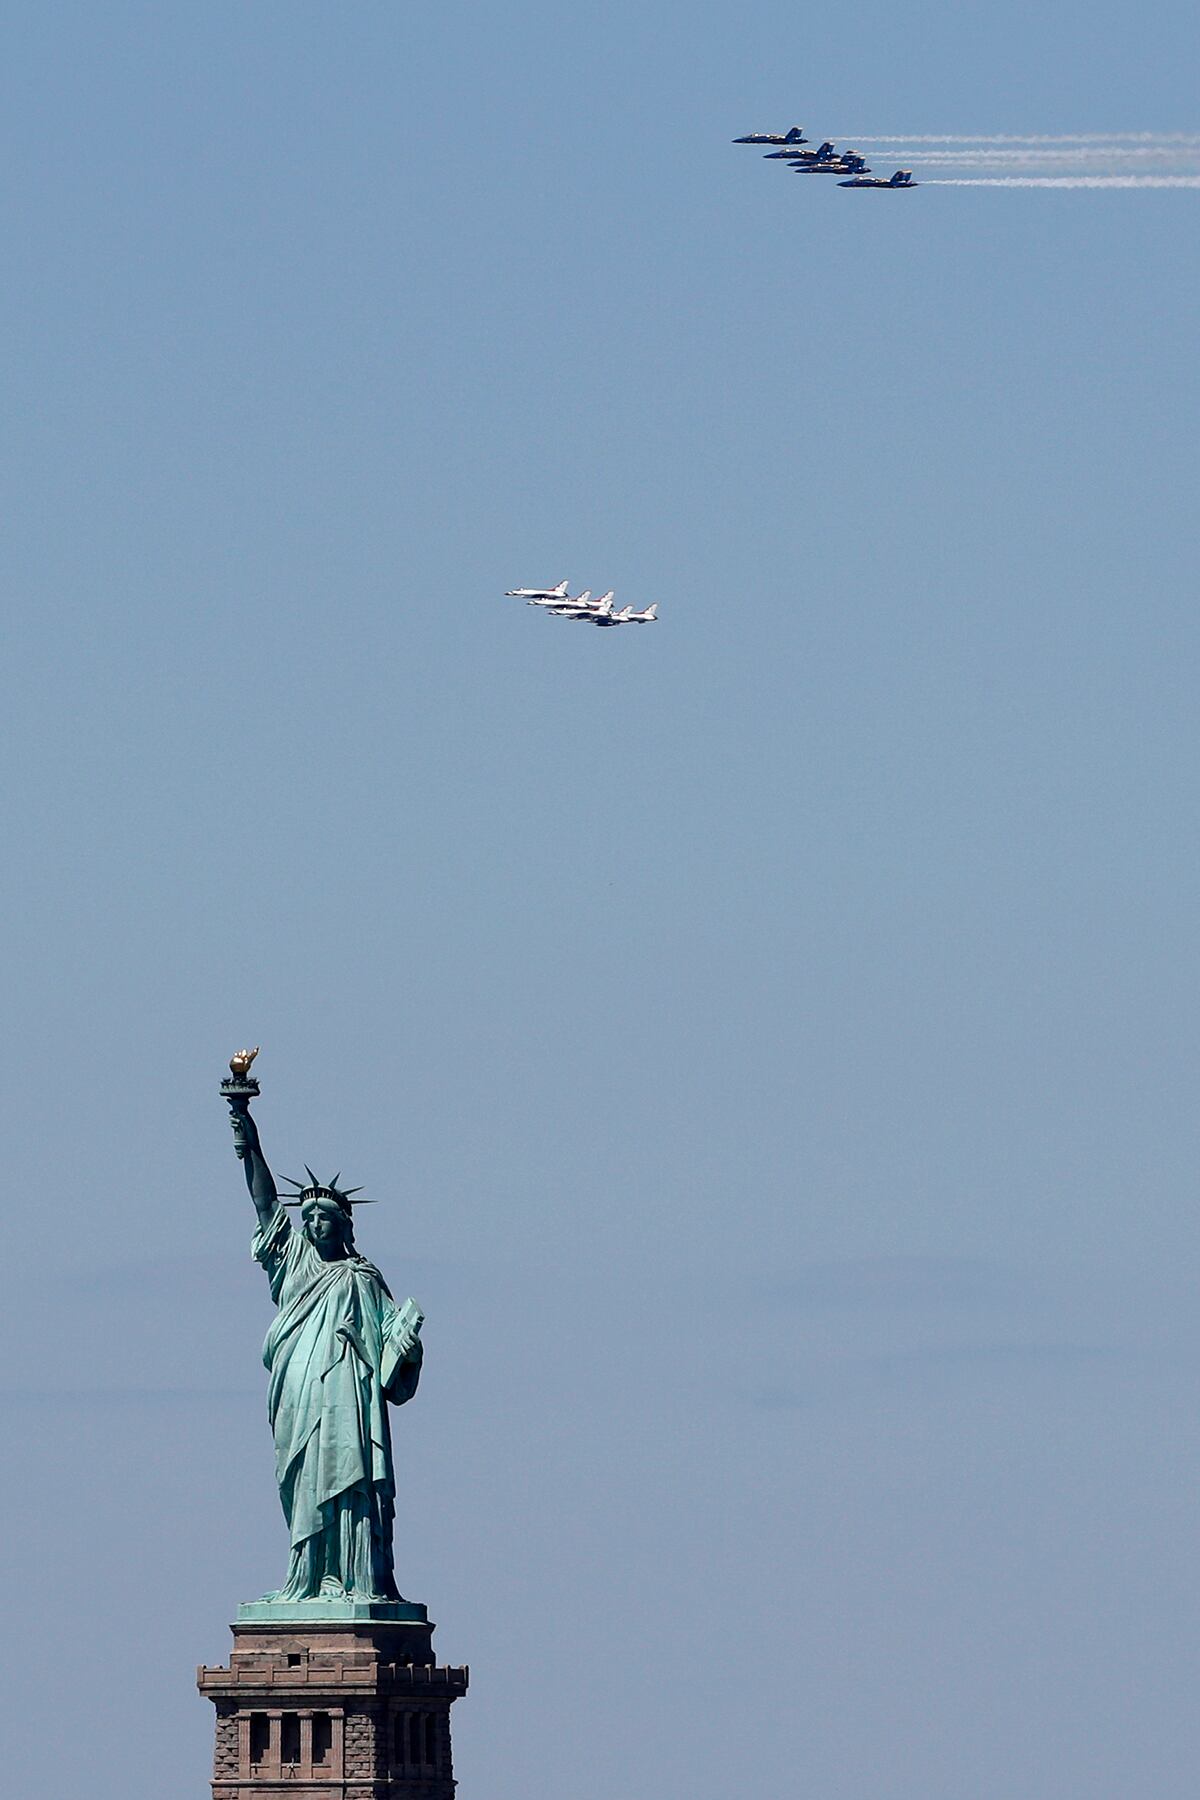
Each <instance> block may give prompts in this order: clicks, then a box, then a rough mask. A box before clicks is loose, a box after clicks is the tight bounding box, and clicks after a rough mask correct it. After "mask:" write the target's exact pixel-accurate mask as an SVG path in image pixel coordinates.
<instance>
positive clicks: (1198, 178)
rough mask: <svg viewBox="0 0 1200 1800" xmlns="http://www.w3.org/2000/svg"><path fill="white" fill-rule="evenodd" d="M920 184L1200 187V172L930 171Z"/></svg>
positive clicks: (945, 185) (1048, 186) (943, 185)
mask: <svg viewBox="0 0 1200 1800" xmlns="http://www.w3.org/2000/svg"><path fill="white" fill-rule="evenodd" d="M917 185H918V186H919V187H1005V188H1200V175H960V176H957V177H956V176H952V175H933V176H931V177H930V178H929V179H928V180H927V181H922V182H918V183H917Z"/></svg>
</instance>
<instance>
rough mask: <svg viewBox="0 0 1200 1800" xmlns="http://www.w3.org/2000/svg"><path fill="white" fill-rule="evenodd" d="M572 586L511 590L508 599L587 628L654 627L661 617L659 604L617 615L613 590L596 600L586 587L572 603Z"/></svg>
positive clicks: (563, 582)
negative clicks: (569, 596)
mask: <svg viewBox="0 0 1200 1800" xmlns="http://www.w3.org/2000/svg"><path fill="white" fill-rule="evenodd" d="M568 586H569V584H568V583H567V582H565V581H560V582H559V584H558V586H557V587H552V588H509V589H508V590H507V592H506V594H505V599H506V600H524V602H525V604H526V606H540V607H542V608H543V609H544V610H545V611H546V612H548V613H552V614H553V616H554V617H555V618H556V619H574V620H575V621H576V622H577V623H578V624H583V625H603V626H608V625H653V623H654V621H655V620H656V619H657V618H658V603H657V601H656V602H655V604H654V605H653V606H648V607H647V608H646V610H645V612H634V610H633V608H632V606H623V607H622V608H621V610H620V612H614V611H613V600H614V598H615V594H614V591H613V589H612V588H609V590H608V592H607V594H601V596H600V598H599V599H598V600H593V599H592V590H591V588H584V590H583V592H582V594H576V596H575V598H574V599H573V600H571V599H569V598H568Z"/></svg>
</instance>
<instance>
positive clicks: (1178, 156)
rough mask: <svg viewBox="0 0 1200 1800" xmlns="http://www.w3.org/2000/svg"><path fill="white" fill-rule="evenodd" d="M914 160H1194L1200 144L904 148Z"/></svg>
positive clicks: (987, 163) (1000, 163)
mask: <svg viewBox="0 0 1200 1800" xmlns="http://www.w3.org/2000/svg"><path fill="white" fill-rule="evenodd" d="M904 154H905V155H906V156H907V158H908V160H909V162H914V163H963V164H968V163H978V164H980V165H981V166H983V167H996V168H1002V167H1005V166H1007V165H1010V164H1012V165H1015V164H1020V163H1033V164H1036V163H1042V164H1045V163H1097V162H1107V161H1111V160H1113V159H1114V158H1119V159H1120V160H1121V161H1122V162H1133V161H1140V162H1143V163H1145V162H1168V163H1170V162H1173V163H1179V162H1195V160H1196V158H1197V156H1200V144H1197V145H1196V147H1195V149H1188V148H1181V147H1180V146H1179V145H1178V144H1155V145H1146V144H1140V145H1137V146H1128V147H1127V146H1123V145H1112V146H1109V147H1108V148H1105V147H1103V146H1101V145H1096V146H1095V147H1089V148H1088V149H1086V150H1082V149H1063V150H909V151H906V152H904Z"/></svg>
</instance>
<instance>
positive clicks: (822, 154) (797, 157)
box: [763, 138, 833, 163]
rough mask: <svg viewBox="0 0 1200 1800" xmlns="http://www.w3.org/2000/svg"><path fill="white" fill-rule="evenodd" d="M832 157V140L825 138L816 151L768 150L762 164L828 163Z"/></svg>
mask: <svg viewBox="0 0 1200 1800" xmlns="http://www.w3.org/2000/svg"><path fill="white" fill-rule="evenodd" d="M832 155H833V140H832V139H831V138H826V140H825V142H824V143H823V144H821V145H819V146H818V148H817V149H816V150H770V151H768V153H767V155H766V156H764V158H763V161H764V162H806V163H810V162H828V161H829V159H830V157H831V156H832Z"/></svg>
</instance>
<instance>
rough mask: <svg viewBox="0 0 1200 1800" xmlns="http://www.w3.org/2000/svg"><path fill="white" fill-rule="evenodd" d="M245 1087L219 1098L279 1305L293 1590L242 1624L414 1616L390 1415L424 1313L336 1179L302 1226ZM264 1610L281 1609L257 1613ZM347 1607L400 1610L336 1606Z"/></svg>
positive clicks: (403, 1396) (278, 1370) (317, 1188)
mask: <svg viewBox="0 0 1200 1800" xmlns="http://www.w3.org/2000/svg"><path fill="white" fill-rule="evenodd" d="M249 1086H250V1083H249V1082H246V1083H245V1088H248V1087H249ZM245 1088H243V1087H242V1086H241V1085H240V1084H239V1083H237V1082H236V1081H235V1082H225V1083H223V1084H222V1093H223V1095H224V1098H225V1099H226V1100H227V1101H228V1103H229V1109H230V1113H231V1115H232V1117H231V1122H232V1125H233V1131H234V1146H235V1149H236V1150H237V1154H238V1156H239V1157H240V1158H241V1160H242V1165H243V1168H244V1170H245V1174H246V1181H247V1184H248V1186H249V1188H250V1197H251V1199H252V1200H253V1202H254V1206H255V1210H256V1212H257V1214H258V1230H257V1231H256V1232H255V1234H254V1238H253V1242H252V1245H251V1249H252V1253H253V1255H254V1257H255V1258H256V1260H257V1261H258V1262H259V1263H260V1264H261V1265H262V1268H263V1270H264V1271H265V1273H266V1276H267V1279H268V1281H269V1283H270V1287H271V1298H272V1299H273V1300H274V1301H275V1305H276V1309H277V1310H276V1314H275V1318H274V1319H273V1321H272V1323H271V1327H270V1329H269V1330H268V1332H267V1337H266V1342H265V1344H264V1345H263V1362H264V1363H265V1364H266V1367H267V1371H268V1377H269V1379H268V1390H267V1412H268V1416H269V1418H270V1421H271V1430H272V1432H273V1433H274V1437H275V1477H276V1480H277V1482H278V1484H279V1498H280V1501H281V1502H282V1505H283V1512H284V1517H285V1518H286V1520H287V1523H288V1529H289V1532H290V1535H291V1557H290V1560H289V1563H288V1572H287V1578H286V1580H285V1581H284V1584H283V1586H282V1587H281V1588H279V1589H278V1590H277V1591H276V1592H274V1593H270V1594H266V1595H264V1596H263V1599H262V1600H261V1601H258V1602H254V1603H253V1606H254V1608H255V1609H256V1610H254V1611H253V1612H252V1613H246V1614H244V1615H243V1614H239V1617H242V1616H245V1617H247V1618H249V1617H253V1618H265V1617H272V1618H274V1617H297V1616H299V1615H298V1613H297V1612H296V1611H295V1610H293V1609H295V1608H296V1607H298V1606H300V1605H303V1606H304V1607H305V1608H306V1616H317V1617H322V1618H332V1617H342V1618H356V1617H368V1618H371V1617H396V1616H399V1617H403V1618H411V1617H412V1616H413V1609H412V1608H411V1607H410V1606H408V1604H407V1603H406V1602H405V1601H403V1600H402V1598H401V1596H400V1594H399V1592H398V1591H397V1588H396V1582H395V1577H394V1575H393V1572H392V1522H393V1518H394V1516H395V1501H396V1476H395V1467H394V1464H393V1458H392V1437H391V1424H390V1419H389V1407H391V1406H402V1405H403V1404H404V1402H405V1401H406V1400H410V1399H411V1398H412V1396H413V1394H414V1393H415V1392H416V1388H417V1382H418V1380H419V1378H420V1373H421V1357H422V1349H421V1339H420V1336H419V1332H420V1327H421V1321H422V1318H423V1315H422V1313H421V1311H420V1308H419V1307H418V1306H417V1305H416V1302H415V1301H412V1300H409V1301H406V1302H405V1304H404V1305H403V1306H402V1307H398V1306H397V1305H396V1303H395V1301H394V1300H393V1299H392V1296H391V1293H390V1291H389V1289H388V1285H387V1283H386V1282H385V1281H384V1279H383V1276H382V1275H381V1274H380V1272H379V1270H378V1269H377V1268H376V1267H375V1265H374V1264H373V1263H371V1262H368V1261H367V1259H366V1258H365V1257H363V1256H360V1255H359V1253H358V1251H357V1250H356V1249H355V1247H354V1224H353V1215H352V1211H351V1205H350V1201H349V1198H348V1197H347V1195H346V1194H345V1193H344V1192H343V1191H342V1190H340V1189H338V1188H337V1187H336V1185H335V1184H334V1183H331V1184H329V1185H328V1186H322V1185H321V1184H319V1183H317V1182H315V1181H314V1183H313V1186H312V1188H311V1189H305V1190H304V1191H303V1192H302V1193H301V1195H300V1200H299V1209H300V1210H299V1220H298V1221H297V1223H296V1224H295V1225H294V1224H293V1222H292V1220H291V1219H290V1218H289V1216H288V1213H287V1211H286V1210H285V1208H284V1206H283V1205H282V1204H281V1202H280V1199H279V1196H278V1193H277V1191H276V1187H275V1181H274V1178H273V1176H272V1174H271V1171H270V1169H269V1168H268V1167H267V1163H266V1159H265V1157H264V1156H263V1153H262V1146H261V1143H260V1141H259V1135H258V1127H257V1125H256V1123H255V1121H254V1119H253V1118H252V1117H251V1116H250V1100H251V1099H252V1098H253V1097H254V1096H253V1094H252V1093H250V1092H247V1091H245ZM263 1606H269V1607H271V1608H272V1611H271V1612H270V1613H269V1614H264V1613H262V1612H261V1611H259V1610H257V1609H259V1608H262V1607H263ZM337 1606H341V1607H345V1606H351V1607H364V1606H365V1607H368V1608H371V1609H374V1608H377V1607H379V1606H384V1607H387V1608H389V1609H390V1608H392V1607H397V1606H398V1607H400V1608H401V1609H402V1611H401V1612H400V1614H394V1613H392V1612H390V1611H388V1612H387V1613H384V1614H380V1613H379V1612H377V1611H374V1610H370V1611H367V1612H365V1613H362V1612H357V1611H354V1612H340V1613H334V1612H331V1611H329V1610H327V1609H328V1608H330V1607H337ZM309 1607H311V1608H312V1609H313V1610H312V1612H311V1613H308V1612H307V1609H308V1608H309ZM276 1608H282V1609H286V1610H283V1611H276V1610H275V1609H276ZM418 1610H419V1611H420V1612H421V1614H422V1616H423V1615H424V1609H423V1608H421V1609H418Z"/></svg>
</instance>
